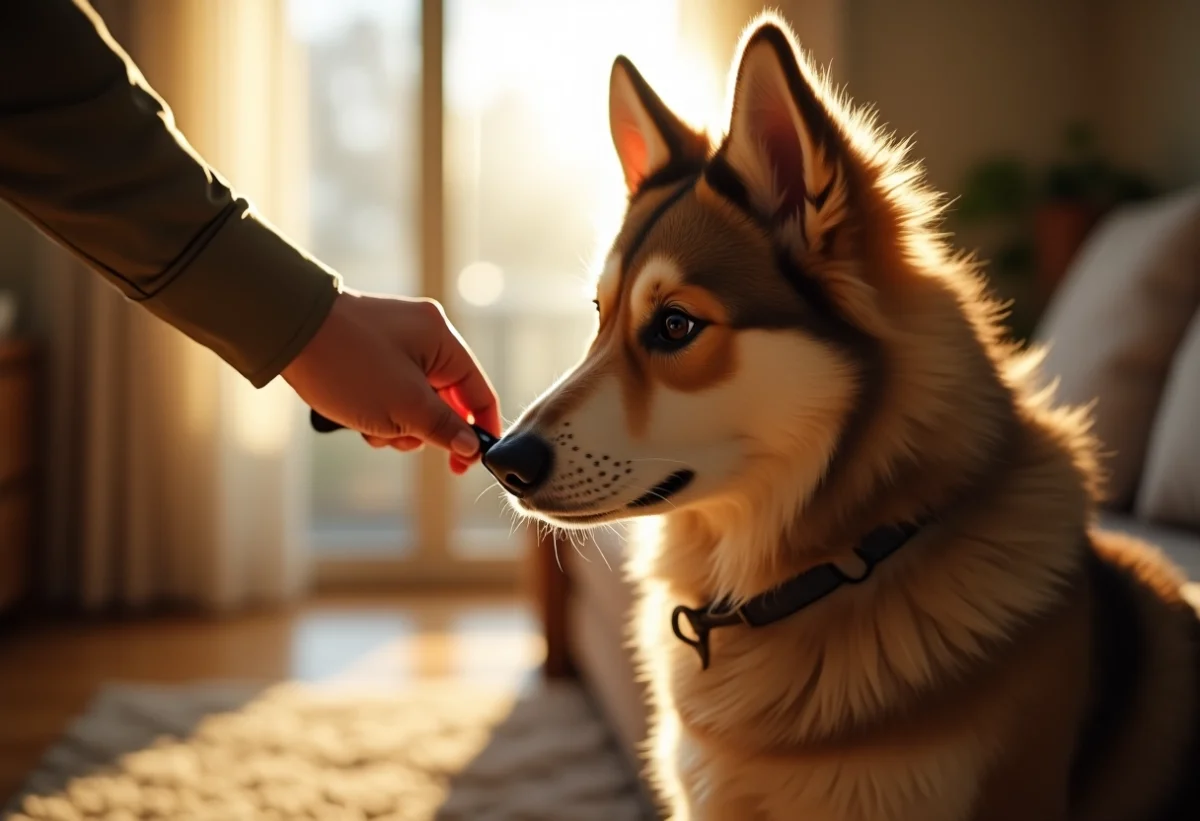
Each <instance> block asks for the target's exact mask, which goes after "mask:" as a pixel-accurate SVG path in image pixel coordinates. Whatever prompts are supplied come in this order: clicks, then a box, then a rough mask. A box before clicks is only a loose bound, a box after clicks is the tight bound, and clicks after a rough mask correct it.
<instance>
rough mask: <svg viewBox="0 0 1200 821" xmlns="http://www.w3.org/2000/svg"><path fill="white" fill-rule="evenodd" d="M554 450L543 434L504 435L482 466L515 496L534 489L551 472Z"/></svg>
mask: <svg viewBox="0 0 1200 821" xmlns="http://www.w3.org/2000/svg"><path fill="white" fill-rule="evenodd" d="M553 460H554V452H553V451H552V450H551V449H550V446H549V445H548V444H546V442H545V441H544V440H543V439H542V438H541V437H540V436H536V435H535V434H532V433H522V434H519V435H517V436H514V437H511V438H510V437H507V436H506V437H504V438H503V439H501V440H500V441H499V442H497V443H496V444H495V445H493V446H492V449H491V450H489V451H488V452H487V454H486V455H485V456H484V457H483V466H484V467H486V468H487V469H488V470H489V471H491V473H492V475H493V476H495V477H496V478H497V479H499V480H500V484H502V485H504V487H505V489H506V490H508V492H509V493H511V494H513V495H514V496H524V495H525V494H527V493H531V492H533V491H534V490H535V489H536V488H537V486H538V485H540V484H541V483H542V482H543V481H545V479H546V477H547V476H549V475H550V464H551V462H552V461H553Z"/></svg>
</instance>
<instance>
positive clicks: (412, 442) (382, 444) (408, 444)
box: [363, 433, 425, 453]
mask: <svg viewBox="0 0 1200 821" xmlns="http://www.w3.org/2000/svg"><path fill="white" fill-rule="evenodd" d="M363 439H364V440H366V443H367V444H368V445H370V446H371V447H373V448H393V449H395V450H398V451H401V452H402V453H412V452H414V451H418V450H420V449H421V448H423V447H424V446H425V443H424V442H422V441H421V440H420V439H418V438H417V437H415V436H398V437H391V436H371V435H369V434H365V433H364V434H363Z"/></svg>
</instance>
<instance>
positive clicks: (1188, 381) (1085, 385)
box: [542, 186, 1200, 766]
mask: <svg viewBox="0 0 1200 821" xmlns="http://www.w3.org/2000/svg"><path fill="white" fill-rule="evenodd" d="M1198 307H1200V186H1198V187H1196V188H1191V189H1187V190H1184V191H1180V192H1178V193H1174V194H1171V195H1169V196H1163V197H1161V198H1158V199H1154V200H1151V201H1148V202H1141V203H1138V204H1133V205H1128V206H1123V207H1121V208H1119V209H1116V210H1114V211H1112V212H1110V213H1109V215H1108V216H1106V217H1105V218H1104V219H1103V220H1102V221H1101V222H1100V223H1099V224H1098V225H1097V226H1096V227H1095V228H1094V229H1093V230H1092V232H1091V233H1090V234H1089V236H1088V238H1087V239H1086V240H1085V242H1084V244H1083V245H1082V246H1081V248H1080V249H1079V251H1078V253H1077V254H1076V255H1075V257H1074V259H1073V260H1072V264H1071V266H1070V268H1069V270H1068V271H1067V273H1066V275H1065V277H1064V279H1063V280H1062V283H1061V285H1060V286H1059V288H1058V289H1057V291H1056V293H1055V294H1054V295H1053V297H1052V299H1051V301H1050V303H1049V304H1048V305H1047V307H1046V310H1045V311H1044V312H1043V313H1042V316H1041V319H1040V321H1039V325H1038V328H1037V330H1036V333H1035V335H1034V336H1035V338H1034V341H1035V342H1037V343H1039V344H1043V345H1046V346H1048V353H1047V357H1046V360H1045V363H1044V373H1045V374H1046V376H1047V379H1048V380H1056V381H1057V384H1056V387H1055V390H1056V391H1057V395H1058V397H1059V398H1060V399H1061V400H1062V401H1064V402H1068V403H1072V404H1084V403H1094V408H1093V415H1094V419H1095V431H1096V433H1097V435H1098V437H1099V439H1100V441H1101V442H1102V444H1103V446H1104V450H1105V453H1106V459H1105V467H1106V472H1107V474H1108V476H1107V487H1108V500H1107V502H1106V503H1105V505H1104V507H1103V510H1102V511H1101V515H1100V521H1099V523H1098V524H1099V526H1100V527H1103V528H1109V529H1113V530H1118V531H1124V532H1127V533H1130V534H1133V535H1135V536H1138V537H1142V538H1145V539H1147V540H1149V541H1151V542H1153V543H1156V544H1158V545H1159V546H1161V548H1162V549H1163V550H1164V551H1166V552H1167V553H1168V554H1169V555H1170V556H1171V557H1172V558H1173V559H1175V560H1176V561H1177V562H1178V563H1179V564H1180V565H1181V566H1182V568H1183V570H1184V571H1185V572H1186V573H1187V574H1188V577H1189V578H1190V579H1192V580H1194V581H1200V435H1198V434H1197V432H1196V429H1197V427H1198V424H1197V420H1200V311H1198V310H1197V309H1198ZM629 532H631V533H632V532H634V531H633V530H630V531H629ZM626 538H629V537H628V536H627V537H626ZM597 540H598V543H599V546H600V548H601V549H602V550H603V551H604V553H605V555H606V557H607V563H606V562H604V561H601V560H600V558H599V557H597V556H596V555H595V553H594V551H589V552H588V554H587V555H586V558H585V557H584V556H581V555H579V554H577V553H575V552H574V551H571V550H564V551H561V552H560V555H561V559H562V570H561V572H560V571H559V570H558V567H557V565H554V564H551V562H553V559H551V558H549V556H550V554H549V551H550V548H551V546H550V545H549V544H546V545H543V556H544V557H546V558H545V562H544V566H545V568H546V570H545V572H544V573H543V582H544V584H543V596H542V601H543V608H544V612H543V617H544V620H545V624H546V628H547V633H546V641H547V650H548V657H547V672H548V673H549V674H550V675H551V676H578V677H579V678H580V679H581V680H582V682H583V683H584V685H585V687H586V688H587V690H588V691H589V692H590V693H591V695H592V696H593V697H594V700H595V702H596V703H597V705H598V707H599V709H600V710H602V711H603V713H604V714H605V716H606V718H607V720H608V721H609V722H610V724H611V726H612V728H613V730H614V733H615V735H616V737H617V740H618V743H619V744H620V746H621V747H622V748H623V750H624V752H625V753H626V755H627V756H628V758H629V761H630V762H631V764H632V765H633V766H640V756H639V751H640V745H641V742H642V740H643V738H644V736H645V732H646V713H645V709H644V707H643V703H644V701H643V698H644V691H643V689H642V685H641V684H640V683H639V682H638V681H637V679H636V677H635V672H634V667H633V664H632V662H631V656H630V650H629V621H630V608H631V604H632V597H631V590H630V587H629V585H628V584H627V583H626V581H625V577H624V574H623V572H622V565H623V556H622V554H623V553H624V551H625V549H626V548H627V545H626V544H625V543H624V542H623V541H622V538H621V537H618V536H615V535H612V534H598V535H597Z"/></svg>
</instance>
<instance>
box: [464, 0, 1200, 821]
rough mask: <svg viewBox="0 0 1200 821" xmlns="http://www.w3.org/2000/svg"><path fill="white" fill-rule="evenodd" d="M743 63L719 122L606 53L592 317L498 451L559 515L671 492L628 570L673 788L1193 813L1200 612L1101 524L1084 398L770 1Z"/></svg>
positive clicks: (954, 806) (804, 798)
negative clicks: (1050, 368)
mask: <svg viewBox="0 0 1200 821" xmlns="http://www.w3.org/2000/svg"><path fill="white" fill-rule="evenodd" d="M730 89H731V94H730V97H731V103H730V109H729V120H728V128H727V130H726V133H725V134H724V135H723V136H722V138H721V139H720V140H719V141H716V140H713V139H710V137H709V136H708V135H706V134H704V133H702V132H700V131H698V130H696V129H694V128H693V127H692V126H690V125H688V124H687V123H685V122H684V121H683V120H681V119H680V118H679V117H678V116H677V115H676V114H674V113H673V112H672V111H671V109H670V108H669V107H668V106H667V104H666V103H664V101H663V100H662V99H660V97H659V96H658V95H657V94H656V93H655V91H654V90H653V89H652V88H651V86H650V85H649V83H648V82H647V81H646V79H645V78H643V77H642V75H641V74H640V73H639V72H638V70H637V69H636V67H635V66H634V65H633V64H632V62H631V61H629V60H628V59H626V58H624V57H617V58H616V60H615V62H614V64H613V67H612V74H611V78H610V93H609V116H610V125H611V132H612V139H613V144H614V147H615V150H616V154H617V158H618V159H619V165H620V168H621V169H622V172H623V174H624V180H625V183H626V186H627V188H628V193H629V200H628V207H627V212H626V214H625V219H624V223H623V225H622V227H621V229H620V230H619V232H618V234H617V236H616V238H615V240H614V242H613V243H612V246H611V252H610V253H609V254H608V256H607V259H606V261H605V263H604V265H603V270H602V272H600V274H599V276H598V281H597V285H596V300H595V303H596V309H597V311H598V323H597V330H596V334H595V336H594V339H593V340H592V342H591V343H590V346H589V348H588V349H587V351H586V353H585V354H584V355H583V357H582V358H581V360H580V361H579V362H578V364H577V365H576V366H575V367H574V368H573V369H572V370H570V371H569V372H568V373H567V374H565V375H564V376H563V377H562V378H560V379H559V380H558V381H557V382H556V383H555V384H554V385H552V386H551V387H550V388H549V389H548V390H546V391H545V392H544V393H543V394H542V395H541V396H540V397H539V398H538V399H537V400H536V401H534V402H533V403H532V404H531V405H530V406H529V407H527V408H526V409H525V410H524V412H523V413H522V414H521V416H520V417H519V419H518V420H517V421H516V422H515V423H514V425H513V427H512V429H511V430H510V431H509V432H508V433H507V435H506V436H505V437H504V438H503V439H502V440H501V441H500V443H499V444H497V445H496V446H495V447H494V448H493V449H492V451H491V452H490V453H489V454H488V456H487V458H486V460H485V461H486V463H487V464H488V467H489V468H490V469H492V471H493V472H494V473H496V474H497V476H499V477H500V479H501V483H502V484H503V485H504V487H505V489H506V490H507V495H508V497H509V499H510V500H511V503H512V505H513V506H514V507H515V508H516V509H517V510H518V511H519V512H520V513H521V514H522V515H525V516H528V517H534V518H536V519H539V520H542V521H544V522H548V523H550V524H552V525H554V526H556V527H561V528H573V529H587V528H591V527H595V526H598V525H601V524H606V523H613V522H621V521H627V520H631V519H634V518H637V517H640V516H659V517H661V522H662V534H661V538H660V539H658V540H656V541H654V542H651V543H646V544H639V545H638V546H637V548H636V551H635V554H634V555H633V556H632V557H631V559H630V564H629V568H628V572H629V573H630V575H631V581H632V582H633V584H634V585H635V586H636V589H637V599H638V604H637V616H636V620H635V622H636V623H635V625H634V627H633V628H632V629H633V632H634V634H635V639H636V641H635V644H636V653H637V658H638V663H639V666H640V668H641V670H642V671H643V673H644V675H645V677H646V681H647V689H648V692H649V694H650V695H649V698H650V701H651V704H650V708H651V712H652V721H651V732H650V738H649V741H648V743H647V758H648V777H649V779H650V781H651V782H652V784H653V785H654V787H655V789H656V791H657V792H658V794H659V795H660V796H661V799H662V803H663V806H664V810H665V812H666V813H667V814H668V815H669V817H670V818H672V819H675V821H685V819H688V820H689V821H708V820H709V819H721V821H794V820H795V819H805V821H835V820H836V821H860V820H861V821H867V820H868V819H869V820H870V821H967V820H968V819H969V820H970V821H1018V820H1022V821H1023V820H1024V819H1030V821H1033V820H1034V819H1036V820H1037V821H1058V819H1079V820H1080V821H1083V820H1086V821H1102V820H1104V821H1109V820H1111V821H1133V819H1138V821H1150V820H1151V819H1155V820H1158V821H1166V819H1183V818H1198V817H1200V790H1198V789H1197V786H1196V784H1197V783H1198V782H1200V752H1198V751H1200V744H1198V739H1200V711H1198V709H1197V695H1198V693H1200V680H1198V677H1200V649H1198V648H1200V641H1198V639H1200V628H1198V624H1200V623H1198V620H1197V614H1196V611H1195V609H1194V608H1193V607H1192V606H1191V605H1189V604H1188V602H1187V600H1186V598H1185V597H1184V595H1183V593H1182V590H1183V587H1184V583H1185V579H1184V578H1183V576H1182V575H1181V573H1180V572H1179V571H1178V570H1177V569H1176V568H1175V567H1174V566H1173V565H1172V564H1170V562H1169V561H1167V560H1166V559H1165V558H1164V557H1163V556H1162V555H1161V554H1160V553H1159V552H1158V551H1157V550H1156V549H1155V548H1153V547H1152V546H1148V545H1145V544H1142V543H1139V542H1136V541H1134V540H1132V539H1131V538H1127V537H1125V536H1118V535H1115V534H1111V533H1105V532H1102V531H1100V530H1098V529H1097V528H1096V526H1095V524H1094V513H1095V510H1096V508H1097V505H1098V503H1099V501H1100V499H1101V498H1102V478H1103V477H1102V470H1101V465H1100V463H1099V460H1098V448H1097V442H1096V441H1095V439H1094V437H1093V435H1092V434H1091V431H1090V418H1089V411H1088V409H1087V408H1077V407H1060V406H1058V405H1057V404H1056V402H1055V400H1054V397H1053V390H1052V388H1053V386H1052V385H1051V386H1049V387H1046V386H1045V384H1044V383H1043V381H1042V378H1041V377H1040V376H1039V370H1038V366H1039V357H1038V354H1037V352H1036V351H1029V350H1026V349H1020V348H1018V347H1017V346H1016V345H1014V344H1013V343H1012V342H1010V341H1008V340H1007V338H1006V334H1005V332H1004V327H1003V318H1004V316H1003V311H1002V308H1001V306H999V305H998V303H996V302H995V301H994V300H993V299H992V298H991V297H990V296H989V294H988V290H987V288H986V285H985V280H984V278H983V277H982V275H981V272H980V266H979V265H978V264H977V263H976V262H975V260H974V258H973V257H972V256H971V255H968V254H964V253H961V252H958V251H956V250H954V248H953V247H952V246H951V244H950V241H949V239H948V238H947V235H945V234H944V233H941V232H940V231H939V225H940V221H941V219H942V217H943V215H944V211H945V207H946V204H945V200H944V199H943V198H942V197H941V196H939V195H938V194H936V193H935V192H933V191H931V190H930V189H929V188H928V187H927V185H926V183H925V182H924V178H923V173H922V169H921V167H920V165H919V164H918V163H916V162H914V161H911V160H910V159H909V153H910V150H911V146H910V145H908V144H905V143H901V142H897V141H896V140H894V139H893V138H891V137H890V136H888V135H886V134H884V133H882V132H881V129H880V128H879V127H878V126H877V125H876V120H875V119H874V117H873V115H871V114H869V113H867V112H865V111H864V110H862V109H860V108H857V107H855V106H854V105H853V104H852V103H851V102H850V100H849V99H848V98H847V97H846V96H845V95H844V94H843V93H841V92H838V91H837V90H835V89H834V88H833V87H832V86H831V83H830V80H829V76H828V74H827V73H821V72H819V71H817V69H816V68H814V66H813V64H812V62H811V60H810V58H809V57H808V56H807V55H806V53H805V52H804V51H803V50H802V49H801V48H800V46H799V45H798V42H797V40H796V38H795V36H794V34H793V33H792V31H791V30H790V28H789V27H788V26H787V24H786V23H785V22H784V21H783V20H782V19H781V18H780V17H778V16H777V15H775V14H771V13H767V14H764V15H762V16H761V17H759V18H757V19H756V20H755V21H754V22H753V23H752V24H751V25H750V26H749V27H748V28H747V29H746V31H745V33H744V34H743V36H742V38H741V42H740V43H739V46H738V52H737V57H736V58H735V61H734V69H733V71H732V72H731V75H730Z"/></svg>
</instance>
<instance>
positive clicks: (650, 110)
mask: <svg viewBox="0 0 1200 821" xmlns="http://www.w3.org/2000/svg"><path fill="white" fill-rule="evenodd" d="M608 121H609V129H610V130H611V132H612V140H613V146H614V147H615V148H616V149H617V158H618V159H619V160H620V161H621V170H622V171H623V172H624V174H625V185H626V187H627V188H628V189H629V193H630V194H634V193H636V192H637V191H638V189H639V188H640V187H641V186H642V184H643V183H645V182H646V181H647V180H648V179H650V178H651V177H654V176H656V175H662V174H664V173H665V172H669V171H670V170H671V169H673V168H676V169H680V170H681V171H682V170H686V169H688V168H691V167H693V166H697V167H698V166H699V164H700V163H703V161H704V159H705V157H706V156H707V153H708V140H707V138H706V137H705V136H704V135H703V134H700V133H698V132H696V131H694V130H693V129H691V128H689V127H688V126H687V125H686V124H685V123H684V122H683V121H682V120H680V119H679V118H678V117H677V116H676V115H675V114H674V113H673V112H672V111H671V110H670V109H669V108H667V106H666V104H665V103H663V101H662V100H661V99H660V98H659V96H658V94H656V93H655V92H654V89H652V88H651V87H650V84H649V83H647V82H646V80H645V79H644V78H643V77H642V75H641V73H640V72H638V70H637V68H636V67H635V66H634V65H633V63H632V62H631V61H630V60H629V58H627V57H625V56H624V55H622V56H619V57H617V59H616V60H615V61H613V66H612V73H611V75H610V76H609V85H608Z"/></svg>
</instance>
